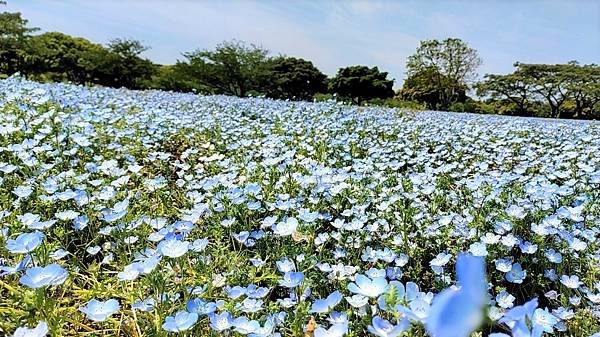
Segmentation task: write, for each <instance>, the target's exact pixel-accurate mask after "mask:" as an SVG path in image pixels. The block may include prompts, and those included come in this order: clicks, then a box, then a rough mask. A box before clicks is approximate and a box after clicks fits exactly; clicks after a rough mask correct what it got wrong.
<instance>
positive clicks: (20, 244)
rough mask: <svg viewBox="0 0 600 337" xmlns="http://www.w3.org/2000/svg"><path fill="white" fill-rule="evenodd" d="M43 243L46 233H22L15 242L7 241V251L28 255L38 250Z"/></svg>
mask: <svg viewBox="0 0 600 337" xmlns="http://www.w3.org/2000/svg"><path fill="white" fill-rule="evenodd" d="M42 241H44V233H42V232H40V231H35V232H32V233H22V234H19V236H17V238H16V239H14V240H13V239H8V240H6V249H7V250H8V251H9V252H11V253H13V254H26V253H29V252H31V251H33V250H34V249H36V248H37V246H39V245H40V244H41V243H42Z"/></svg>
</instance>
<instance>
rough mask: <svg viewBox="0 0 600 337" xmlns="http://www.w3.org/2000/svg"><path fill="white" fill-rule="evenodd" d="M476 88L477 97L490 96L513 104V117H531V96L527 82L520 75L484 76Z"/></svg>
mask: <svg viewBox="0 0 600 337" xmlns="http://www.w3.org/2000/svg"><path fill="white" fill-rule="evenodd" d="M476 88H477V95H479V96H487V95H490V97H491V98H492V99H495V100H497V99H505V100H508V101H509V102H511V103H512V104H514V107H515V108H514V109H513V111H512V113H511V114H513V115H519V116H527V115H531V110H530V107H531V105H532V100H533V94H532V93H531V88H530V83H529V81H528V80H527V79H526V78H525V77H524V76H522V74H518V73H513V74H507V75H494V74H486V75H485V81H483V82H481V83H478V84H477V85H476Z"/></svg>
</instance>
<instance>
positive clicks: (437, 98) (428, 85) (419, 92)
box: [399, 68, 467, 109]
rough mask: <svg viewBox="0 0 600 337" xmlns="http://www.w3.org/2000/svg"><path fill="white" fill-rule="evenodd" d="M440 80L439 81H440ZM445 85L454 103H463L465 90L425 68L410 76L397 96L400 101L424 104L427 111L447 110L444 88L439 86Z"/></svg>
mask: <svg viewBox="0 0 600 337" xmlns="http://www.w3.org/2000/svg"><path fill="white" fill-rule="evenodd" d="M440 79H441V81H440ZM440 82H442V83H446V84H445V87H446V88H448V87H451V88H452V90H453V95H454V96H455V102H461V103H464V102H465V100H466V98H467V94H466V88H465V87H463V86H460V85H458V84H456V83H452V81H451V80H450V79H448V78H446V77H445V76H444V75H441V74H440V73H439V72H438V71H437V70H436V69H434V68H426V69H423V71H420V72H417V73H414V74H411V75H410V76H409V77H408V78H407V79H406V80H405V81H404V84H403V85H402V89H401V90H400V92H399V95H400V97H401V98H402V99H404V100H408V101H415V102H421V103H425V105H426V106H427V108H429V109H448V108H449V106H450V105H451V104H450V105H447V102H444V101H443V98H444V97H446V92H445V89H444V87H441V86H439V83H440Z"/></svg>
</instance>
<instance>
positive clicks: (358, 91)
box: [329, 66, 394, 104]
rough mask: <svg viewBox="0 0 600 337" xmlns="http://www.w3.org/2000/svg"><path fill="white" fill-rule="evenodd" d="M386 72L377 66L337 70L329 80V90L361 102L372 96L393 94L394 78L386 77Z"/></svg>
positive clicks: (385, 96)
mask: <svg viewBox="0 0 600 337" xmlns="http://www.w3.org/2000/svg"><path fill="white" fill-rule="evenodd" d="M387 76H388V73H387V72H385V71H379V68H377V67H373V68H369V67H367V66H352V67H346V68H341V69H340V70H338V72H337V74H336V75H335V77H334V78H332V79H331V81H330V82H329V90H330V91H331V92H333V93H335V94H337V96H338V97H339V98H342V99H348V100H352V101H353V102H356V103H358V104H360V103H361V102H363V101H365V100H369V99H374V98H388V97H392V96H394V90H393V86H394V80H393V79H388V78H387Z"/></svg>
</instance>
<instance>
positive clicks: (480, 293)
mask: <svg viewBox="0 0 600 337" xmlns="http://www.w3.org/2000/svg"><path fill="white" fill-rule="evenodd" d="M456 277H457V279H458V284H459V285H460V289H453V288H448V289H446V290H444V291H442V292H441V293H439V294H438V295H437V296H436V297H434V299H433V303H432V306H431V310H430V312H429V315H428V316H427V320H426V322H425V326H426V327H427V331H429V333H430V334H431V335H433V336H436V337H444V336H448V337H466V336H469V335H470V334H471V332H473V331H474V330H475V329H476V328H477V327H478V326H479V324H480V323H481V320H482V319H483V310H482V309H483V306H484V305H485V303H486V301H487V299H486V296H487V290H486V289H487V283H486V280H485V260H484V258H482V257H476V256H473V255H470V254H464V253H463V254H459V255H458V257H457V260H456Z"/></svg>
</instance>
